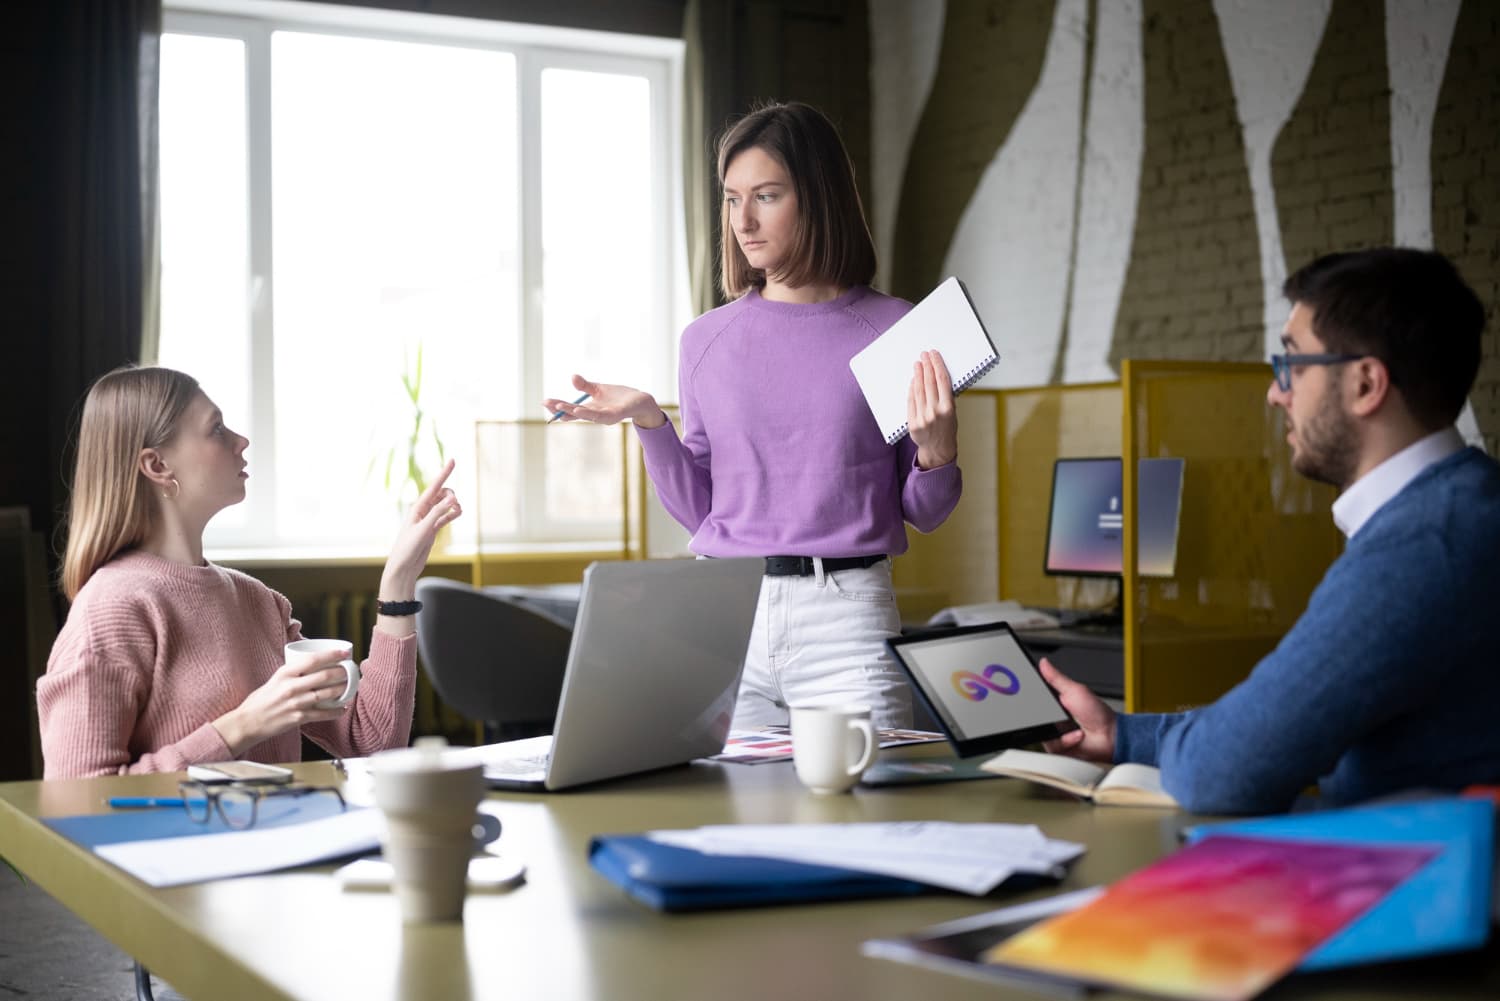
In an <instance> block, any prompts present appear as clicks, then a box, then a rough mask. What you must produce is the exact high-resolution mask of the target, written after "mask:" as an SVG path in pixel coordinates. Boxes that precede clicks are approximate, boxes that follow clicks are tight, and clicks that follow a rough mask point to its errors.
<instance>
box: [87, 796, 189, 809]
mask: <svg viewBox="0 0 1500 1001" xmlns="http://www.w3.org/2000/svg"><path fill="white" fill-rule="evenodd" d="M105 802H106V803H108V804H109V805H110V806H112V807H114V808H115V809H116V810H144V809H147V808H149V807H153V806H175V807H179V808H180V807H181V806H182V800H181V799H180V798H177V797H174V796H111V797H110V798H109V799H107V800H105Z"/></svg>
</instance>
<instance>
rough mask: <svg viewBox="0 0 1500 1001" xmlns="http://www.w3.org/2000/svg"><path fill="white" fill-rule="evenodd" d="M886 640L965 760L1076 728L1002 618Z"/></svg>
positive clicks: (1049, 737) (1076, 725)
mask: <svg viewBox="0 0 1500 1001" xmlns="http://www.w3.org/2000/svg"><path fill="white" fill-rule="evenodd" d="M885 644H886V646H887V647H889V648H890V651H891V653H892V654H894V655H895V657H896V661H897V663H899V664H900V665H901V667H902V669H903V670H904V671H905V672H906V674H907V676H908V677H909V678H911V684H912V687H913V688H915V689H916V690H917V694H918V695H919V696H920V697H921V699H922V701H923V702H925V703H926V704H927V708H928V709H930V710H931V711H932V715H933V716H934V717H936V718H937V721H938V725H939V726H940V727H942V730H943V733H945V734H947V736H948V742H949V743H951V744H952V745H953V749H954V751H956V752H957V753H958V756H959V757H961V758H966V757H968V756H969V755H971V754H985V753H987V752H990V751H1001V750H1004V749H1005V748H1007V747H1019V746H1021V745H1023V744H1031V743H1035V742H1036V741H1039V740H1050V739H1052V738H1053V737H1056V736H1058V735H1060V734H1064V733H1067V732H1068V731H1070V730H1076V729H1078V723H1077V722H1076V721H1074V719H1073V717H1072V716H1069V715H1068V711H1067V710H1066V709H1064V708H1063V706H1062V703H1061V702H1059V701H1058V699H1057V693H1056V692H1055V691H1053V690H1052V686H1050V685H1048V684H1047V682H1046V681H1044V680H1042V675H1041V672H1040V671H1038V670H1037V666H1036V663H1035V662H1034V661H1033V660H1032V659H1031V655H1030V654H1028V653H1027V652H1026V648H1025V647H1023V646H1021V643H1020V641H1019V640H1017V639H1016V634H1015V633H1013V632H1012V631H1011V628H1010V626H1008V625H1006V624H1005V623H1004V622H995V623H991V624H988V625H982V626H963V627H960V628H957V629H943V630H938V631H934V632H925V633H923V634H921V635H919V636H898V637H895V638H893V639H888V640H886V641H885Z"/></svg>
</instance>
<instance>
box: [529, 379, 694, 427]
mask: <svg viewBox="0 0 1500 1001" xmlns="http://www.w3.org/2000/svg"><path fill="white" fill-rule="evenodd" d="M573 388H574V389H576V390H578V391H579V392H580V393H587V394H588V399H586V400H584V401H583V402H581V403H573V402H571V401H569V400H543V401H542V406H544V407H546V408H547V412H548V413H549V414H561V415H562V416H561V417H559V418H558V420H561V421H591V422H593V423H594V424H618V423H620V422H621V421H623V420H633V421H635V423H636V424H637V425H639V426H640V427H643V428H659V427H661V426H662V425H663V424H665V423H666V422H667V415H666V414H664V413H662V412H661V405H660V404H658V403H657V402H656V397H654V396H652V395H651V394H650V393H643V392H641V391H640V390H639V389H632V388H631V387H629V386H613V385H610V384H609V383H605V382H589V381H588V380H587V379H585V378H584V377H583V376H581V375H575V376H573Z"/></svg>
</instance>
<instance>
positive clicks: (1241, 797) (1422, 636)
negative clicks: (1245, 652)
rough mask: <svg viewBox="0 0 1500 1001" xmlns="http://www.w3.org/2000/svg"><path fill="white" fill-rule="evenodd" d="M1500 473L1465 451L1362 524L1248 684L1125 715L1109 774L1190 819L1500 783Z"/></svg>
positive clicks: (1499, 468) (1439, 465) (1475, 452)
mask: <svg viewBox="0 0 1500 1001" xmlns="http://www.w3.org/2000/svg"><path fill="white" fill-rule="evenodd" d="M1497 649H1500V465H1497V464H1496V462H1495V461H1494V460H1493V459H1490V458H1489V457H1488V456H1486V455H1485V454H1484V453H1482V452H1480V451H1478V450H1477V449H1472V448H1469V449H1464V450H1462V451H1460V452H1457V453H1455V454H1454V455H1451V456H1449V457H1448V458H1446V459H1444V460H1442V461H1441V462H1438V463H1436V464H1434V465H1433V466H1431V467H1429V468H1428V469H1426V470H1424V471H1423V472H1422V473H1420V474H1419V475H1418V476H1417V478H1416V479H1414V480H1412V481H1411V482H1410V483H1408V484H1407V485H1406V487H1405V488H1403V489H1402V490H1401V492H1400V493H1398V494H1397V495H1396V496H1395V497H1393V498H1391V500H1390V501H1388V502H1387V503H1386V504H1385V505H1384V506H1383V507H1381V508H1380V509H1379V510H1378V511H1376V512H1375V514H1374V515H1372V516H1371V517H1370V519H1369V520H1368V521H1367V522H1366V523H1365V524H1364V526H1363V527H1362V528H1360V530H1359V531H1357V532H1356V533H1355V534H1354V537H1353V538H1352V539H1350V540H1349V545H1348V547H1347V549H1346V550H1345V551H1344V553H1343V555H1342V556H1340V557H1339V558H1338V559H1337V560H1335V561H1334V562H1333V565H1332V566H1330V567H1329V568H1328V573H1327V574H1326V575H1325V576H1324V577H1323V580H1322V581H1321V582H1320V583H1319V584H1318V587H1317V589H1316V590H1315V591H1313V594H1312V597H1311V598H1310V599H1309V601H1308V604H1307V611H1306V612H1304V613H1303V615H1302V617H1301V618H1300V619H1299V620H1298V621H1297V623H1296V625H1294V626H1293V627H1292V629H1291V631H1290V632H1288V633H1287V634H1286V636H1285V637H1284V638H1283V639H1282V641H1281V642H1280V643H1279V644H1278V645H1277V647H1276V649H1275V650H1273V651H1272V652H1271V653H1270V654H1268V655H1267V656H1266V658H1265V659H1264V660H1262V661H1261V662H1260V663H1259V664H1257V665H1256V667H1255V669H1254V671H1252V672H1251V674H1250V676H1249V677H1248V678H1246V679H1245V680H1244V681H1243V682H1241V683H1240V684H1239V685H1237V686H1235V687H1234V688H1233V689H1232V690H1230V691H1229V692H1227V693H1226V694H1225V695H1224V696H1223V697H1222V698H1220V699H1219V700H1218V701H1216V702H1214V703H1213V704H1211V705H1207V706H1203V707H1201V708H1198V709H1194V710H1192V711H1190V712H1186V713H1173V714H1167V715H1158V714H1148V713H1137V714H1132V715H1121V716H1120V717H1119V725H1118V730H1117V732H1116V738H1115V760H1116V761H1135V762H1142V763H1145V764H1151V765H1157V766H1159V767H1160V768H1161V770H1162V781H1163V783H1164V784H1165V786H1166V788H1167V790H1168V791H1169V792H1170V793H1171V794H1172V795H1173V796H1175V797H1176V798H1177V800H1178V802H1180V803H1181V804H1182V805H1183V806H1184V807H1185V808H1186V809H1188V810H1190V811H1193V812H1195V813H1271V812H1275V811H1280V810H1285V809H1287V808H1288V807H1290V806H1291V804H1292V802H1293V800H1295V799H1296V797H1297V795H1298V793H1300V792H1301V791H1302V790H1303V789H1304V788H1306V787H1307V786H1309V785H1311V784H1313V783H1314V782H1316V783H1317V784H1318V786H1319V788H1320V790H1321V792H1322V797H1323V801H1324V802H1326V803H1328V804H1329V805H1339V804H1344V803H1351V802H1355V801H1358V800H1363V799H1368V798H1370V797H1372V796H1379V795H1384V794H1387V793H1392V792H1395V791H1398V790H1401V789H1409V788H1415V787H1426V788H1445V789H1456V788H1459V787H1461V786H1463V785H1466V784H1469V783H1475V782H1496V781H1500V725H1497V715H1500V654H1497Z"/></svg>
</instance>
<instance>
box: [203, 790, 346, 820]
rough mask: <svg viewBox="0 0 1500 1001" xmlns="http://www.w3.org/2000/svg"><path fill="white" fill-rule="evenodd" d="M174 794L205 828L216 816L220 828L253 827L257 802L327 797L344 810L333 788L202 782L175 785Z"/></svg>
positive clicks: (339, 795) (341, 797)
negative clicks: (210, 819)
mask: <svg viewBox="0 0 1500 1001" xmlns="http://www.w3.org/2000/svg"><path fill="white" fill-rule="evenodd" d="M177 791H178V792H179V793H180V794H181V796H182V805H183V808H184V809H186V810H187V815H188V817H189V818H191V819H192V820H193V822H194V823H198V824H206V823H208V821H209V818H210V817H212V816H213V815H214V813H216V812H217V813H218V815H219V819H220V820H222V821H224V826H226V827H229V828H232V829H234V830H236V831H243V830H245V829H246V828H247V827H252V826H254V824H255V820H256V817H257V816H259V813H260V803H261V800H265V799H289V798H290V799H306V798H308V797H323V796H331V797H333V799H335V800H337V801H338V804H339V810H340V811H341V812H342V811H343V810H346V809H348V805H347V804H346V803H345V802H344V795H343V793H341V792H339V791H338V789H337V788H335V787H334V786H305V785H274V786H273V785H239V784H236V783H229V784H226V785H218V784H214V785H209V784H208V783H204V782H195V781H187V782H179V783H178V784H177Z"/></svg>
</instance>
